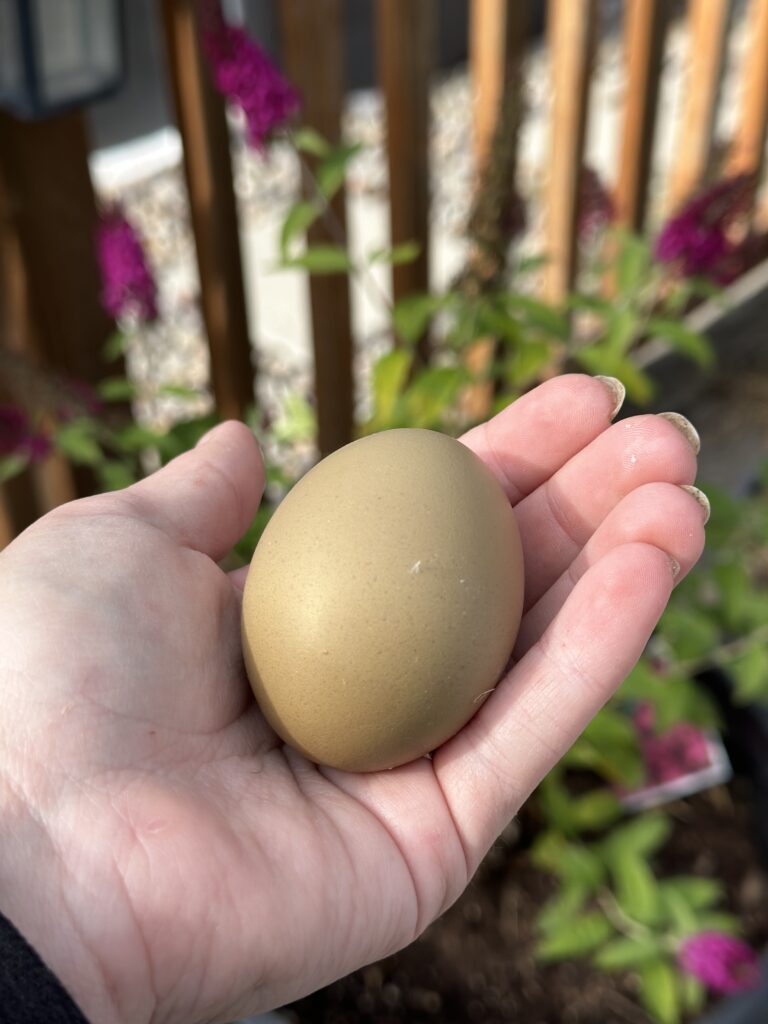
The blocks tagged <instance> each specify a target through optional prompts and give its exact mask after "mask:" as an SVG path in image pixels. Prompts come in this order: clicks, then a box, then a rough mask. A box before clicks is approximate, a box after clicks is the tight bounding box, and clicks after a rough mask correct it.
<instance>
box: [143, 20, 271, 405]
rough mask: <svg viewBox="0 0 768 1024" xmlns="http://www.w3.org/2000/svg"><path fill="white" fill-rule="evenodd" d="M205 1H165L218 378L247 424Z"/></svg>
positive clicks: (225, 165) (233, 232)
mask: <svg viewBox="0 0 768 1024" xmlns="http://www.w3.org/2000/svg"><path fill="white" fill-rule="evenodd" d="M198 8H199V4H198V0H162V11H163V25H164V29H165V42H166V48H167V53H168V65H169V69H170V76H171V86H172V91H173V96H174V101H175V105H176V118H177V121H178V125H179V131H180V132H181V137H182V140H183V143H184V171H185V174H186V181H187V190H188V193H189V205H190V214H191V218H192V230H193V232H194V236H195V247H196V250H197V265H198V268H199V271H200V296H201V303H202V310H203V319H204V320H205V328H206V332H207V334H208V344H209V347H210V356H211V381H212V384H213V392H214V396H215V400H216V406H217V408H218V411H219V414H220V415H221V416H222V417H234V418H236V419H242V418H243V416H244V415H245V412H246V410H247V408H248V406H249V405H251V404H252V402H253V397H254V367H253V359H252V353H251V345H250V340H249V336H248V320H247V316H246V306H245V292H244V288H243V269H242V263H241V258H240V240H239V236H238V227H237V206H236V202H235V193H234V186H233V183H232V161H231V157H230V152H229V131H228V128H227V121H226V116H225V111H224V102H223V100H222V98H221V97H220V96H219V95H218V93H217V92H216V91H215V90H214V88H213V85H212V83H211V80H210V74H209V71H208V68H207V67H206V66H205V63H204V58H203V55H202V53H201V47H200V14H199V9H198Z"/></svg>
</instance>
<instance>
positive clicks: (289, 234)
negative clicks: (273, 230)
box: [280, 199, 322, 262]
mask: <svg viewBox="0 0 768 1024" xmlns="http://www.w3.org/2000/svg"><path fill="white" fill-rule="evenodd" d="M321 213H322V208H321V207H320V205H319V204H318V203H314V202H311V201H310V200H308V199H300V200H299V201H298V202H297V203H294V204H293V206H291V208H290V209H289V210H288V212H287V213H286V215H285V219H284V220H283V226H282V228H281V230H280V256H281V259H282V260H283V262H285V261H287V260H288V259H289V251H290V247H291V242H292V241H293V240H294V239H295V238H297V237H299V236H303V235H304V234H305V233H306V231H307V230H308V228H310V227H311V225H312V224H314V222H315V221H316V220H317V218H318V217H319V216H320V214H321Z"/></svg>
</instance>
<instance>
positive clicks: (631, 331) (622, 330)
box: [594, 308, 638, 359]
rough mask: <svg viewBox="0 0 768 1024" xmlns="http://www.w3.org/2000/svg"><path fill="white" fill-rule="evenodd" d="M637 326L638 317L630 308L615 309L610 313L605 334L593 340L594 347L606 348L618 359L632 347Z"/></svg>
mask: <svg viewBox="0 0 768 1024" xmlns="http://www.w3.org/2000/svg"><path fill="white" fill-rule="evenodd" d="M637 328H638V317H637V314H636V313H635V311H634V310H632V309H626V308H625V309H617V310H614V312H613V314H612V315H611V317H610V319H609V321H608V324H607V329H606V332H605V335H604V337H603V338H600V339H599V340H598V341H596V342H595V345H594V347H595V348H601V349H603V348H604V349H606V350H607V351H609V352H610V353H611V355H612V357H613V358H617V359H620V358H621V357H622V356H624V355H625V354H626V353H627V352H628V351H629V349H630V348H631V347H632V343H633V342H634V341H635V338H636V334H637Z"/></svg>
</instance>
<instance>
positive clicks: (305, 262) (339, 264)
mask: <svg viewBox="0 0 768 1024" xmlns="http://www.w3.org/2000/svg"><path fill="white" fill-rule="evenodd" d="M280 267H281V268H282V269H286V270H307V271H309V273H310V274H347V273H349V271H350V270H351V269H352V261H351V259H350V257H349V253H348V252H347V250H346V249H345V248H344V246H343V245H311V246H309V247H308V248H307V249H306V250H305V251H304V252H303V253H302V254H301V255H300V256H292V257H291V258H290V259H287V260H283V262H282V263H281V264H280Z"/></svg>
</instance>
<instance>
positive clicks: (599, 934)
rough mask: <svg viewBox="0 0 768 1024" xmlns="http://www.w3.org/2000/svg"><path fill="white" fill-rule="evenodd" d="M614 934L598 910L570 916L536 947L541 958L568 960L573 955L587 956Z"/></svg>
mask: <svg viewBox="0 0 768 1024" xmlns="http://www.w3.org/2000/svg"><path fill="white" fill-rule="evenodd" d="M612 934H613V928H612V927H611V925H610V924H609V923H608V921H607V920H606V918H605V916H604V915H603V914H601V913H600V912H599V911H597V910H593V911H588V912H587V913H585V914H579V915H577V916H576V917H571V918H568V919H567V920H566V921H564V922H562V923H561V924H560V926H559V927H558V928H553V929H552V930H551V931H550V932H549V934H548V935H547V936H546V937H545V938H543V939H542V940H541V941H540V942H539V943H538V945H537V947H536V956H537V957H538V958H539V959H540V960H544V961H549V962H552V961H555V960H567V959H568V958H569V957H572V956H586V955H587V954H588V953H592V952H593V951H594V950H596V949H597V948H598V946H601V945H602V944H603V943H604V942H605V940H606V939H608V938H610V936H611V935H612Z"/></svg>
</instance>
